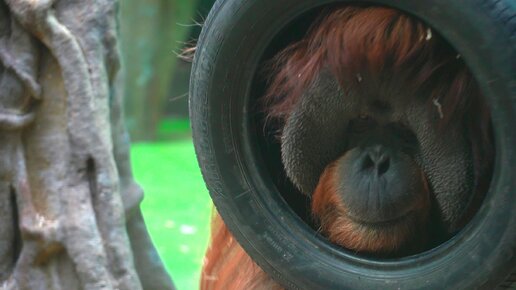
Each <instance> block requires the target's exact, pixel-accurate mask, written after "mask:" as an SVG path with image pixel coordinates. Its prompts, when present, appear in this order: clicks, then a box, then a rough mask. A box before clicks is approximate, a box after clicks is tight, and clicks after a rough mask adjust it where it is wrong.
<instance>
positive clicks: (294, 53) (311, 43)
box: [265, 7, 472, 119]
mask: <svg viewBox="0 0 516 290" xmlns="http://www.w3.org/2000/svg"><path fill="white" fill-rule="evenodd" d="M322 15H323V16H321V17H320V18H319V19H318V20H317V21H316V22H315V23H314V25H313V26H312V28H311V29H310V31H309V32H308V33H307V35H306V36H305V38H304V39H303V40H301V41H299V42H296V43H294V44H292V45H291V46H289V47H288V48H287V49H285V50H284V51H282V52H281V53H279V54H278V55H277V56H276V57H275V59H274V60H273V61H274V63H275V68H276V69H275V71H274V72H272V74H273V77H272V82H271V83H270V85H269V87H268V90H267V93H266V96H265V100H266V103H267V105H268V108H270V109H269V112H270V117H276V118H280V119H284V117H285V116H286V114H285V113H286V112H289V111H291V109H292V108H293V106H294V105H295V103H297V101H298V100H299V98H300V97H301V95H302V94H303V92H304V91H305V90H306V89H308V88H309V87H310V85H312V84H313V83H314V81H315V80H316V79H317V77H318V76H319V75H320V74H321V72H323V71H324V70H328V71H329V72H331V74H332V75H333V76H334V77H335V78H336V79H337V82H338V83H339V84H340V87H341V88H342V89H343V90H344V91H346V90H349V89H353V88H354V89H355V91H357V90H359V91H361V95H362V96H364V95H372V96H374V95H376V97H380V98H381V97H389V98H391V97H392V96H389V94H398V95H400V92H402V93H404V94H405V95H411V96H414V95H421V96H426V98H427V99H429V100H430V101H431V100H432V99H434V98H435V99H439V101H440V102H441V103H446V102H448V103H447V104H446V106H445V107H446V108H448V109H450V110H454V109H455V106H456V105H457V104H461V103H462V104H463V103H464V102H460V101H458V98H460V97H461V96H462V95H463V94H464V93H465V91H467V90H468V88H470V84H471V83H472V81H471V79H472V78H471V76H470V74H469V72H468V70H467V68H466V66H465V64H464V62H463V61H462V59H461V58H460V57H457V56H458V54H457V53H456V52H455V51H454V49H453V48H452V47H451V46H449V45H448V44H447V42H446V41H444V40H443V39H442V38H441V37H439V36H438V35H436V34H435V33H433V32H432V30H431V29H430V28H428V27H427V26H426V25H424V24H423V23H422V22H421V21H419V20H417V19H415V18H413V17H411V16H408V15H405V14H403V13H402V12H400V11H397V10H394V9H389V8H378V7H375V8H364V7H343V8H340V9H332V10H327V11H324V12H323V13H322ZM380 91H383V94H379V92H380ZM445 99H448V100H449V101H446V100H445Z"/></svg>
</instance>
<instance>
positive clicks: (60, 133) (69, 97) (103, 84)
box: [0, 0, 173, 290]
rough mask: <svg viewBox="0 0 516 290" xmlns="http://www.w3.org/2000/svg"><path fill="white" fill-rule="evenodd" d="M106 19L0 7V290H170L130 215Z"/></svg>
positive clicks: (35, 6)
mask: <svg viewBox="0 0 516 290" xmlns="http://www.w3.org/2000/svg"><path fill="white" fill-rule="evenodd" d="M116 13H117V3H116V1H114V0H97V1H84V0H61V1H53V0H0V139H1V141H0V235H1V239H0V289H2V290H4V289H5V290H11V289H13V290H14V289H131V290H133V289H142V288H143V289H173V285H172V283H171V281H170V279H169V278H168V276H167V274H166V272H165V271H164V270H163V267H162V265H161V262H160V260H159V257H157V254H156V252H155V249H154V247H153V245H152V243H151V242H150V239H148V234H147V231H146V229H145V225H144V223H143V219H142V217H141V214H140V212H139V202H140V201H141V199H142V196H143V193H142V191H141V189H140V188H139V186H138V185H137V184H136V183H135V182H134V180H133V178H132V172H131V168H130V163H129V152H128V149H129V139H128V137H127V133H126V130H125V127H124V123H123V111H122V108H121V104H122V101H121V95H122V94H121V93H122V92H121V91H120V89H121V80H120V74H119V71H120V69H119V68H120V58H119V53H118V43H117V23H116ZM127 229H129V231H128V230H127ZM128 232H129V234H128ZM133 251H134V254H133ZM133 257H137V258H138V259H137V260H135V259H133ZM143 277H145V279H141V278H143ZM153 277H154V278H155V279H153ZM156 281H157V282H156ZM142 282H143V283H142ZM142 284H143V285H142Z"/></svg>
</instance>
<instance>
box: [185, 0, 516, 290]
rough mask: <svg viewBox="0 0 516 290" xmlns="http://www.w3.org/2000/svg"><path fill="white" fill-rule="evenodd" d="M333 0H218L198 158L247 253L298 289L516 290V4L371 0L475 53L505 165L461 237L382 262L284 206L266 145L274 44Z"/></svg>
mask: <svg viewBox="0 0 516 290" xmlns="http://www.w3.org/2000/svg"><path fill="white" fill-rule="evenodd" d="M335 2H336V1H333V0H260V1H244V0H222V1H217V3H216V4H215V6H214V8H213V9H212V11H211V12H210V15H209V17H208V19H207V21H206V24H205V27H204V29H203V32H202V34H201V37H200V40H199V45H198V48H197V53H196V56H195V60H194V68H193V72H192V77H191V96H190V98H191V99H190V114H191V121H192V129H193V134H194V142H195V147H196V152H197V156H198V160H199V164H200V166H201V169H202V172H203V175H204V179H205V181H206V184H207V186H208V188H209V191H210V194H211V196H212V199H213V201H214V203H215V205H216V207H217V209H218V211H219V213H220V214H221V215H222V217H223V219H224V221H225V222H226V224H227V226H228V227H229V229H230V230H231V231H232V233H233V234H234V236H235V237H236V238H237V240H238V241H239V242H240V244H241V245H242V246H243V248H244V249H245V250H246V251H247V253H248V254H249V255H250V256H251V257H252V258H253V259H254V260H255V261H256V262H257V263H258V264H259V265H260V266H261V267H262V268H263V269H264V270H265V271H266V272H267V273H269V274H270V275H272V276H273V277H274V278H275V279H276V280H277V281H278V282H280V283H281V284H282V285H284V286H285V287H286V288H288V289H432V290H433V289H493V288H494V287H495V286H496V285H498V287H502V288H506V289H508V288H510V289H516V274H512V275H511V272H514V271H515V270H516V193H515V191H516V173H515V172H514V168H515V166H514V164H516V150H515V149H516V148H515V146H516V131H515V130H514V127H513V126H514V125H515V124H516V1H514V0H453V1H450V0H425V1H408V0H367V1H359V0H353V1H347V0H344V1H340V2H343V3H345V2H350V3H357V2H367V3H369V4H371V3H374V4H378V5H386V6H391V7H394V8H397V9H400V10H403V11H405V12H407V13H409V14H413V15H415V16H417V17H419V18H420V19H422V20H424V21H425V22H426V23H428V24H429V25H431V26H432V27H433V28H434V29H435V30H436V31H438V32H439V33H440V34H441V35H442V36H444V37H445V38H446V39H447V40H448V41H449V42H450V43H451V44H452V45H453V46H454V47H455V48H456V49H457V50H458V51H459V52H460V53H461V55H462V56H463V57H464V59H465V61H466V62H467V63H468V64H469V66H470V68H471V70H472V71H473V73H474V74H475V76H476V78H477V79H478V80H479V83H480V84H481V87H482V90H483V93H484V94H485V95H486V96H487V98H488V100H489V103H490V106H491V109H492V113H493V123H494V127H495V139H496V162H495V172H494V178H493V181H492V184H491V187H490V191H489V193H488V194H487V197H486V200H485V202H484V203H483V205H482V208H481V209H480V210H479V212H478V214H477V215H476V216H475V218H474V219H473V220H472V221H471V222H470V223H469V224H468V225H467V227H466V228H465V229H463V230H462V231H461V232H460V233H459V234H457V235H456V236H454V237H453V238H452V239H451V240H449V241H447V242H446V243H444V244H442V245H440V246H438V247H437V248H435V249H432V250H431V251H427V252H424V253H421V254H418V255H415V256H411V257H406V258H402V259H396V260H387V261H386V260H374V259H368V258H364V257H357V256H355V255H352V254H350V253H346V252H344V251H342V250H340V249H338V248H337V247H334V246H333V245H331V244H330V243H328V242H326V241H324V239H321V238H319V237H317V236H316V235H315V234H314V232H313V230H312V229H310V228H309V227H308V226H307V225H306V224H305V223H303V222H302V220H301V219H300V218H299V217H298V216H296V215H295V214H294V213H293V211H292V210H291V209H290V207H289V206H288V205H287V204H286V202H285V201H284V200H283V199H282V198H281V195H280V194H279V193H278V189H277V187H276V186H275V184H274V182H273V178H272V177H271V174H270V173H269V172H268V170H267V169H266V166H265V164H264V158H263V156H261V153H260V150H259V149H258V148H257V147H258V146H257V143H258V142H257V139H256V138H257V137H256V135H257V134H256V133H255V128H253V126H252V123H253V121H252V119H253V116H252V114H251V112H252V108H251V107H250V102H251V100H252V97H251V95H252V90H251V84H252V83H253V81H254V78H255V76H256V74H257V71H258V70H259V65H260V61H261V59H262V57H263V55H264V53H265V51H266V49H267V48H268V46H269V45H270V43H271V41H272V40H273V38H274V37H275V36H276V35H277V34H278V33H280V31H281V30H282V29H283V28H284V27H286V26H287V25H288V24H289V23H291V22H292V21H293V20H294V19H296V18H297V17H299V16H300V15H302V14H303V13H305V12H307V11H309V10H311V9H315V8H316V7H319V6H321V5H325V4H330V3H335Z"/></svg>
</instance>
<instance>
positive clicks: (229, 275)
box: [201, 212, 283, 290]
mask: <svg viewBox="0 0 516 290" xmlns="http://www.w3.org/2000/svg"><path fill="white" fill-rule="evenodd" d="M211 230H212V234H211V235H212V238H211V241H210V246H209V247H208V250H207V252H206V256H205V258H204V263H203V268H202V273H201V290H244V289H245V290H281V289H283V288H282V287H281V286H280V285H279V284H277V283H276V282H275V281H274V280H273V279H272V278H270V277H269V276H268V275H267V274H266V273H265V272H263V270H262V269H261V268H260V267H259V266H258V265H256V264H255V263H254V262H253V260H252V259H251V257H249V256H248V255H247V254H246V252H245V251H244V249H242V247H240V245H239V244H238V242H237V241H236V240H235V238H234V237H233V235H232V234H231V233H230V232H229V230H228V228H227V227H226V225H225V224H224V222H223V221H222V218H221V217H220V215H219V214H218V213H216V212H215V213H214V216H213V219H212V227H211Z"/></svg>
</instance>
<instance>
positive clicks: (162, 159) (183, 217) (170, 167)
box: [131, 139, 212, 290]
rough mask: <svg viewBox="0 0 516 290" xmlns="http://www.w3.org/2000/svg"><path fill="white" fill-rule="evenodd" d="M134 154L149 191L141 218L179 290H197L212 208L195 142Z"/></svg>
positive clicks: (138, 147) (139, 147) (146, 146)
mask: <svg viewBox="0 0 516 290" xmlns="http://www.w3.org/2000/svg"><path fill="white" fill-rule="evenodd" d="M131 155H132V157H131V161H132V163H133V169H134V175H135V178H136V180H137V182H138V183H140V185H141V186H142V187H143V189H144V190H145V199H144V201H143V203H142V212H143V216H144V218H145V222H146V224H147V228H148V230H149V233H150V235H151V237H152V240H153V242H154V244H155V246H156V248H157V250H158V253H159V254H160V256H161V258H162V260H163V263H164V264H165V266H166V268H167V270H168V272H169V273H170V275H171V276H172V279H173V280H174V283H175V284H176V287H177V289H178V290H194V289H199V277H200V271H201V266H202V259H203V256H204V252H205V249H206V246H207V243H208V236H209V220H210V217H211V208H212V203H211V199H210V198H209V195H208V192H207V189H206V186H205V184H204V181H203V180H202V176H201V173H200V170H199V167H198V165H197V160H196V159H195V154H194V149H193V144H192V141H191V139H184V140H178V141H173V142H168V143H138V144H133V146H132V149H131Z"/></svg>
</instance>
